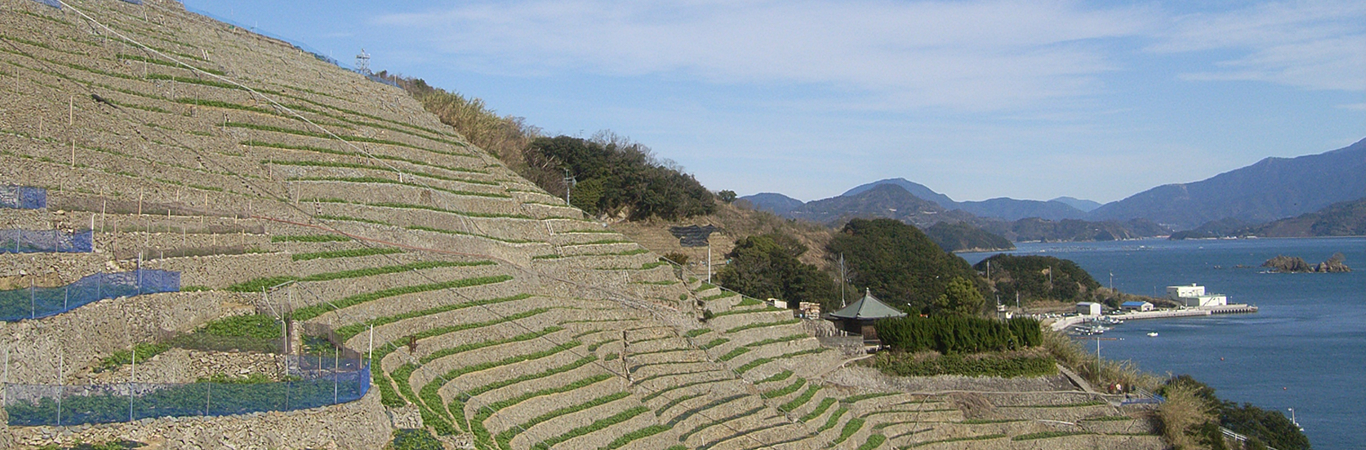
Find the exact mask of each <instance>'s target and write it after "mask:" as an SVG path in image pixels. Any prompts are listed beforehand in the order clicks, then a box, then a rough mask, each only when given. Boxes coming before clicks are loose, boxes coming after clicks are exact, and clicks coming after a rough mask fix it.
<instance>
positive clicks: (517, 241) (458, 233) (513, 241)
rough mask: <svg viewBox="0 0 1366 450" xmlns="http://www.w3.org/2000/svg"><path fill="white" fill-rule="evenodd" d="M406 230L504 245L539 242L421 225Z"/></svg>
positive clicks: (411, 226) (410, 226) (408, 227)
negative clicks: (464, 237)
mask: <svg viewBox="0 0 1366 450" xmlns="http://www.w3.org/2000/svg"><path fill="white" fill-rule="evenodd" d="M406 228H407V229H409V230H418V231H430V232H433V233H442V234H452V235H456V236H472V237H480V238H484V239H489V240H494V241H498V242H506V243H509V244H530V243H534V242H539V241H527V240H522V239H503V238H497V237H493V236H486V235H482V234H474V233H466V232H464V231H455V230H443V229H441V228H432V227H424V226H421V225H409V226H407V227H406Z"/></svg>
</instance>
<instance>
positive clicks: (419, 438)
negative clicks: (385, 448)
mask: <svg viewBox="0 0 1366 450" xmlns="http://www.w3.org/2000/svg"><path fill="white" fill-rule="evenodd" d="M389 447H390V448H391V449H392V450H443V449H444V448H445V447H443V446H442V445H441V441H439V440H437V439H436V438H435V437H432V434H431V433H429V432H427V430H425V429H421V428H418V429H401V430H394V440H393V441H392V442H390V443H389Z"/></svg>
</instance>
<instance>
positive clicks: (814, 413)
mask: <svg viewBox="0 0 1366 450" xmlns="http://www.w3.org/2000/svg"><path fill="white" fill-rule="evenodd" d="M835 403H837V401H836V400H835V398H834V397H826V398H825V400H821V403H820V404H819V405H816V409H813V410H811V412H809V413H806V415H805V416H802V419H801V420H802V422H809V421H811V419H815V418H817V417H820V416H821V414H825V410H827V409H830V407H831V406H834V405H835Z"/></svg>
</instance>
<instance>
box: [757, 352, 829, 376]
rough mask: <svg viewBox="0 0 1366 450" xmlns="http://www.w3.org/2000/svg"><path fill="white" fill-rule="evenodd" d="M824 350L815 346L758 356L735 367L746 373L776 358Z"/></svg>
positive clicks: (793, 356) (792, 356)
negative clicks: (769, 356)
mask: <svg viewBox="0 0 1366 450" xmlns="http://www.w3.org/2000/svg"><path fill="white" fill-rule="evenodd" d="M823 351H825V348H823V347H822V348H813V349H810V350H802V351H797V352H792V353H785V354H782V355H778V356H774V357H772V358H758V359H755V360H753V361H750V362H748V363H745V365H743V366H740V367H737V368H735V372H737V373H740V374H744V373H745V372H748V371H750V370H751V369H754V368H755V367H759V366H762V365H764V364H766V363H768V362H771V361H775V360H779V359H786V358H795V357H798V356H802V355H810V354H813V353H820V352H823Z"/></svg>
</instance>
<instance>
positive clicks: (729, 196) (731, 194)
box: [716, 190, 737, 203]
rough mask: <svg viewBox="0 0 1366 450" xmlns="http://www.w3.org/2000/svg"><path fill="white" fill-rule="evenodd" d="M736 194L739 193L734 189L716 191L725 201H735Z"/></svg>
mask: <svg viewBox="0 0 1366 450" xmlns="http://www.w3.org/2000/svg"><path fill="white" fill-rule="evenodd" d="M736 195H737V194H736V193H735V191H732V190H724V191H721V192H717V193H716V198H718V199H720V200H721V201H723V202H726V203H730V202H733V201H735V196H736Z"/></svg>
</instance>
